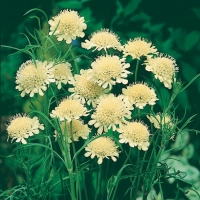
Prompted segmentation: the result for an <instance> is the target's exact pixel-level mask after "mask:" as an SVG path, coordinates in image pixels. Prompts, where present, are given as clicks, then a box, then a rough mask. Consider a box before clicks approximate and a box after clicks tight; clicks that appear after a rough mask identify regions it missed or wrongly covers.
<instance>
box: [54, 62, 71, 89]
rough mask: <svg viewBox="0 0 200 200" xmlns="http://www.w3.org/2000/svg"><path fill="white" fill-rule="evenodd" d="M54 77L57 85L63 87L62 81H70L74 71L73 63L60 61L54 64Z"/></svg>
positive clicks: (59, 87)
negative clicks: (72, 70) (72, 69)
mask: <svg viewBox="0 0 200 200" xmlns="http://www.w3.org/2000/svg"><path fill="white" fill-rule="evenodd" d="M54 69H55V70H54V72H53V75H54V78H55V81H56V85H57V88H58V89H61V87H62V83H63V84H67V82H68V81H69V77H72V76H73V75H72V72H71V64H70V63H68V62H66V63H59V64H56V65H54Z"/></svg>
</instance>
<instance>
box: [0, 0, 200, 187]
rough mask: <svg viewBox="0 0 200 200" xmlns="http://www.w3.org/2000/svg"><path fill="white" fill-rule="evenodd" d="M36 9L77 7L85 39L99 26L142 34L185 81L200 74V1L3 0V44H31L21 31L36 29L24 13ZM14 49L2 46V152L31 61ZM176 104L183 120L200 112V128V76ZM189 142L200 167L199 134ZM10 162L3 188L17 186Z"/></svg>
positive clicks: (199, 123)
mask: <svg viewBox="0 0 200 200" xmlns="http://www.w3.org/2000/svg"><path fill="white" fill-rule="evenodd" d="M36 7H37V8H41V9H43V10H44V11H45V12H46V13H47V15H48V16H49V18H50V17H51V16H52V15H55V14H57V13H58V12H59V11H60V10H61V9H67V8H70V9H74V10H77V11H78V12H79V13H80V15H82V16H84V17H85V19H86V21H87V24H88V29H87V30H86V37H88V36H89V35H90V34H91V33H92V32H94V31H96V30H99V29H100V28H109V29H111V30H113V31H114V32H116V33H117V34H118V35H119V36H120V38H121V40H122V43H125V41H127V40H128V39H129V38H134V37H138V36H141V37H145V38H147V39H148V40H150V41H152V42H153V44H154V45H155V46H156V47H157V48H158V50H159V51H160V52H163V53H165V54H169V55H171V56H172V57H174V58H175V59H176V61H177V64H178V67H179V76H180V79H181V80H182V81H183V82H184V83H185V85H186V84H187V83H188V82H189V81H190V80H191V79H192V78H193V77H194V76H195V75H197V74H198V73H200V1H199V0H168V1H166V0H146V1H145V0H88V1H78V0H77V1H56V0H43V1H41V0H34V1H33V0H20V1H16V0H1V44H3V45H9V46H14V47H18V48H23V47H24V46H25V45H26V39H25V37H24V36H23V35H22V34H21V33H23V32H25V26H26V27H27V28H28V29H31V28H33V27H35V25H36V23H35V22H34V20H32V19H29V18H28V16H23V15H24V13H26V12H27V11H28V10H30V9H32V8H36ZM39 16H41V17H42V15H40V14H39ZM86 37H85V38H86ZM10 53H14V51H11V50H9V49H6V48H1V154H2V153H3V154H6V153H8V152H9V151H11V150H12V147H11V146H10V145H9V144H7V142H6V137H7V136H6V133H5V127H4V126H3V124H4V123H5V121H6V119H7V117H8V116H10V115H13V114H15V113H17V112H22V104H23V102H24V99H23V100H22V99H21V98H19V97H18V95H19V93H18V91H16V90H15V83H14V82H15V76H16V71H17V70H18V68H19V66H20V65H21V64H22V63H23V62H25V61H26V60H27V59H29V58H28V57H26V56H25V55H22V54H19V55H16V56H8V55H9V54H10ZM176 103H177V104H179V107H178V109H177V116H178V117H179V118H182V117H183V114H184V113H185V110H186V111H187V112H186V116H187V117H189V116H191V115H194V114H197V116H196V117H195V119H194V121H193V122H192V123H191V124H190V125H189V126H190V128H193V129H198V130H200V116H199V115H200V78H198V79H197V80H196V81H195V82H194V83H192V84H191V86H190V87H189V88H187V90H186V91H184V92H182V93H181V94H180V95H179V96H178V98H177V100H176ZM190 142H192V143H193V144H194V146H195V152H196V153H195V155H194V157H193V158H192V159H191V160H190V163H191V164H193V165H194V166H196V167H197V168H200V166H199V163H200V162H199V153H198V152H200V137H199V135H198V136H196V135H195V134H192V133H191V139H190ZM0 159H1V158H0ZM2 161H4V160H3V159H2ZM8 165H10V164H9V163H5V162H2V164H1V165H0V166H1V168H0V170H1V171H0V173H1V176H2V177H3V178H4V180H5V181H6V184H4V185H3V186H2V187H3V189H6V188H8V187H11V186H13V185H14V184H15V182H14V179H13V178H12V176H10V175H9V173H6V172H10V173H12V172H11V171H10V169H9V168H8V167H7V166H8ZM10 168H12V167H10ZM9 181H10V182H9Z"/></svg>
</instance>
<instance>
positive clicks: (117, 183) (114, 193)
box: [112, 147, 131, 200]
mask: <svg viewBox="0 0 200 200" xmlns="http://www.w3.org/2000/svg"><path fill="white" fill-rule="evenodd" d="M130 155H131V147H130V148H129V153H128V156H127V158H126V160H125V162H124V164H123V165H122V166H125V165H126V163H127V162H128V160H129V158H130ZM120 175H121V174H120ZM120 175H119V177H120ZM118 179H119V178H118ZM118 185H119V180H117V181H116V186H115V189H114V192H113V195H112V200H114V199H115V195H116V192H117V188H118Z"/></svg>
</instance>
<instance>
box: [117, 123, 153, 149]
mask: <svg viewBox="0 0 200 200" xmlns="http://www.w3.org/2000/svg"><path fill="white" fill-rule="evenodd" d="M118 132H119V133H121V134H120V135H119V138H120V140H119V142H120V143H129V145H130V146H131V147H135V146H138V149H139V150H141V149H142V150H143V151H146V150H147V149H148V147H149V135H150V134H149V130H148V128H147V126H146V125H145V124H144V123H143V122H140V121H138V122H137V121H133V122H129V123H127V124H124V125H122V126H121V128H120V129H119V130H118Z"/></svg>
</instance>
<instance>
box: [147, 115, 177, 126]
mask: <svg viewBox="0 0 200 200" xmlns="http://www.w3.org/2000/svg"><path fill="white" fill-rule="evenodd" d="M147 118H148V119H149V121H150V122H151V123H153V125H154V127H155V128H157V129H161V128H162V129H163V128H169V127H173V125H174V124H173V123H172V119H171V117H170V116H169V115H167V114H161V113H157V114H156V115H155V116H152V115H150V116H148V115H147Z"/></svg>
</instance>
